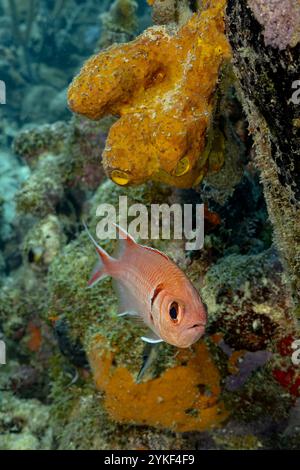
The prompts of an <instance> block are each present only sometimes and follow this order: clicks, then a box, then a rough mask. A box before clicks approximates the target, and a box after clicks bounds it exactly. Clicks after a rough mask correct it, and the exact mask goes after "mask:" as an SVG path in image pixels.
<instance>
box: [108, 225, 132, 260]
mask: <svg viewBox="0 0 300 470" xmlns="http://www.w3.org/2000/svg"><path fill="white" fill-rule="evenodd" d="M112 225H114V227H116V229H117V233H118V235H119V238H118V244H117V248H116V250H115V252H114V257H115V258H119V259H120V258H121V257H122V256H123V255H124V254H125V252H126V251H127V250H128V249H130V248H134V247H136V246H137V243H136V241H135V239H134V238H133V237H132V236H131V235H129V233H128V232H126V230H124V229H123V228H122V227H120V225H117V224H114V223H113V224H112Z"/></svg>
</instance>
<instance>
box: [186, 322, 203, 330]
mask: <svg viewBox="0 0 300 470" xmlns="http://www.w3.org/2000/svg"><path fill="white" fill-rule="evenodd" d="M204 327H205V325H204V323H195V324H194V325H193V326H189V327H188V330H192V329H195V328H204Z"/></svg>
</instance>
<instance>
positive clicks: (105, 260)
mask: <svg viewBox="0 0 300 470" xmlns="http://www.w3.org/2000/svg"><path fill="white" fill-rule="evenodd" d="M82 224H83V226H84V228H85V230H86V232H87V234H88V236H89V238H90V240H91V241H92V243H93V244H94V245H95V248H96V251H97V253H98V256H99V260H98V262H97V263H96V266H95V268H94V270H93V272H92V274H91V277H90V279H89V280H88V287H93V286H94V285H95V284H96V283H97V282H98V281H100V280H101V279H103V278H104V277H106V276H110V272H109V266H110V263H111V262H112V261H113V258H112V257H111V256H110V255H109V254H108V253H106V251H105V250H104V249H103V248H101V246H99V245H98V243H97V242H96V240H95V239H94V237H93V236H92V234H91V232H90V231H89V229H88V227H87V225H86V223H85V222H84V221H82Z"/></svg>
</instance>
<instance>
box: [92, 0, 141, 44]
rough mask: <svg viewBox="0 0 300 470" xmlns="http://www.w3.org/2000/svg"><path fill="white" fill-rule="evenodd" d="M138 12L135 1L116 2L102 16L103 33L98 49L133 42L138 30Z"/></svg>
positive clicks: (117, 0)
mask: <svg viewBox="0 0 300 470" xmlns="http://www.w3.org/2000/svg"><path fill="white" fill-rule="evenodd" d="M136 10H137V3H136V2H135V1H134V0H115V1H114V2H113V3H112V5H111V7H110V10H109V11H108V12H104V13H102V14H101V15H100V20H101V23H102V28H103V31H102V34H101V36H100V40H99V42H98V44H97V49H99V50H101V49H105V48H106V47H109V46H111V44H114V43H118V44H119V43H122V42H128V41H130V40H132V39H133V38H134V36H135V33H136V32H137V30H138V19H137V16H136Z"/></svg>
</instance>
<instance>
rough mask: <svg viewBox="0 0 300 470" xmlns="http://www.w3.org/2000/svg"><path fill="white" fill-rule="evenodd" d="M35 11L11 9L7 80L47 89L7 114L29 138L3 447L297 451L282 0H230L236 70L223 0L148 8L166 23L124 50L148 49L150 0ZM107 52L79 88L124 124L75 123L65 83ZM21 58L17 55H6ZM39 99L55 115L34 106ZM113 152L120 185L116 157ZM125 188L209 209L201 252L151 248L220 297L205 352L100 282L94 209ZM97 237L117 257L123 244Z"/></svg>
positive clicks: (6, 164)
mask: <svg viewBox="0 0 300 470" xmlns="http://www.w3.org/2000/svg"><path fill="white" fill-rule="evenodd" d="M4 3H5V5H4ZM14 3H15V2H11V5H13V4H14ZM31 3H32V2H31V1H29V0H28V2H27V1H26V2H23V3H20V2H19V3H18V4H17V6H16V8H17V10H16V12H15V16H14V22H12V18H11V15H10V17H8V14H7V11H8V10H7V8H6V6H7V5H8V2H3V3H1V2H0V13H3V12H5V14H4V15H2V17H1V18H0V38H1V51H3V52H4V53H3V54H2V55H1V60H0V61H1V64H4V69H5V74H6V75H5V77H4V78H5V79H7V77H14V79H15V87H13V88H12V93H13V95H12V96H13V98H14V100H15V99H16V97H17V95H18V93H21V92H23V91H24V90H26V89H27V87H28V86H29V85H30V86H31V85H32V88H33V89H34V90H33V91H32V95H31V96H29V97H26V99H24V107H23V110H22V117H21V116H20V118H19V116H18V118H16V117H14V118H13V121H11V119H12V117H13V116H15V113H16V109H17V108H19V109H20V106H19V104H20V97H19V98H18V99H19V101H18V100H16V102H15V103H14V104H13V105H12V109H8V110H7V115H6V116H5V119H4V120H3V122H1V129H2V128H3V129H4V132H3V134H4V135H3V138H1V145H2V144H4V145H7V144H9V145H10V144H11V141H12V140H13V147H12V149H13V152H14V156H12V155H11V154H10V152H7V151H5V152H4V156H3V158H2V150H1V155H0V156H1V164H2V168H3V176H2V177H1V178H3V180H2V181H3V185H2V187H3V188H4V190H5V192H7V194H5V193H3V194H1V198H0V217H1V224H2V225H1V236H0V244H1V247H2V248H3V252H2V253H1V256H0V287H1V288H0V338H1V340H4V341H5V343H6V346H7V364H6V365H1V366H0V367H1V374H0V393H1V396H0V448H1V449H35V450H40V449H70V450H71V449H107V450H110V449H132V450H171V449H172V450H176V449H179V450H189V449H193V450H194V449H282V448H291V449H299V443H300V440H299V438H300V436H299V397H300V366H299V365H296V364H294V363H293V362H292V354H293V351H294V349H293V342H294V341H295V339H299V331H298V329H297V325H296V324H295V321H294V316H293V310H296V308H295V306H296V303H297V299H298V291H297V289H299V285H298V284H299V282H298V281H299V269H298V268H299V266H298V265H299V257H298V255H299V253H298V252H299V218H298V214H299V210H298V199H299V197H298V196H299V195H298V186H297V178H298V173H299V172H298V169H299V168H298V166H297V158H296V157H297V148H298V147H297V146H298V133H297V132H298V131H297V129H298V128H297V127H296V125H294V124H297V122H298V121H297V119H298V108H297V107H296V106H295V105H294V104H293V103H291V102H288V100H289V98H290V93H288V90H289V92H290V91H291V90H290V89H289V88H288V87H289V85H290V81H291V80H292V79H295V78H298V77H296V75H297V74H298V68H297V67H298V65H299V63H298V62H297V61H296V60H295V58H297V54H299V51H298V46H299V44H298V45H297V44H296V43H295V37H296V36H295V34H294V32H295V30H294V29H293V28H294V23H293V21H294V20H293V21H291V22H287V23H286V25H285V26H286V28H285V29H284V30H283V31H284V32H285V37H284V36H283V34H282V31H281V30H280V31H279V29H280V25H281V19H280V18H279V17H278V15H277V12H276V14H273V13H272V15H270V12H271V11H273V10H272V8H273V6H274V5H275V4H277V2H275V0H270V1H266V2H264V5H263V4H262V2H260V1H258V0H257V1H254V0H249V1H248V5H249V6H250V7H251V8H246V2H238V1H237V0H229V2H228V8H227V17H226V22H227V29H228V36H229V39H230V41H231V44H232V48H233V51H234V61H235V69H234V70H235V73H236V74H237V78H238V80H237V79H236V77H235V76H234V72H233V69H232V67H231V66H230V65H225V63H224V64H223V62H224V58H225V56H226V57H227V56H228V55H229V46H228V43H227V41H226V38H225V36H224V31H223V29H224V25H223V6H224V2H223V1H218V0H207V1H203V2H202V1H200V0H199V1H192V2H187V1H185V0H165V1H163V0H151V1H149V3H151V4H152V7H153V17H154V19H155V21H156V22H157V26H154V27H151V28H150V29H148V30H146V32H145V33H143V34H142V35H141V36H139V37H138V38H137V39H136V40H134V41H133V42H131V43H129V44H120V45H118V44H117V45H116V44H115V45H112V43H113V42H117V43H123V42H127V41H131V40H132V39H133V37H134V35H135V31H136V29H137V30H140V27H141V18H143V19H142V22H143V24H144V23H147V21H148V20H147V18H148V19H149V15H148V10H147V9H146V8H148V7H146V8H145V7H142V6H141V5H140V2H139V3H138V5H137V4H136V2H134V1H133V0H116V1H114V2H109V1H105V2H100V6H99V5H95V3H94V2H92V1H88V2H86V9H83V8H82V2H80V1H79V0H78V1H77V0H68V1H65V2H60V1H53V2H44V1H41V2H39V5H37V4H36V9H35V10H32V11H31V10H29V8H28V7H29V5H30V4H31ZM34 3H35V2H34ZM282 3H283V4H284V5H293V2H292V0H291V1H290V2H288V1H287V2H282ZM62 4H63V8H62V9H60V5H62ZM145 4H146V2H145ZM4 6H5V8H4ZM49 8H51V15H50V16H49V15H48V16H47V12H48V13H49ZM262 8H263V10H261V9H262ZM280 8H281V7H280ZM262 11H263V13H264V14H263V15H261V14H260V13H261V12H262ZM280 11H282V10H280ZM38 12H42V13H43V14H42V15H41V14H40V13H38ZM291 12H293V10H292V9H289V8H286V9H285V16H284V17H285V18H287V19H288V18H291ZM28 13H30V14H28ZM99 15H100V17H99ZM48 17H50V18H51V25H49V28H48V32H47V33H46V32H45V33H44V34H45V38H44V34H41V32H40V27H41V25H45V21H48V19H47V18H48ZM45 18H46V19H45ZM137 19H138V20H139V24H137ZM271 20H272V21H273V20H274V22H272V21H271ZM270 21H271V22H270ZM50 26H51V27H50ZM9 29H11V31H12V30H13V31H14V34H15V36H14V40H13V41H11V40H10V39H7V37H8V36H7V31H8V30H9ZM271 29H272V34H271ZM292 29H293V31H294V32H293V33H292V32H291V31H292ZM45 31H47V28H46V29H45ZM277 33H278V34H277ZM9 37H11V36H9ZM79 38H81V39H82V41H80V40H79ZM45 41H47V44H49V45H50V46H51V48H52V49H51V50H53V52H54V53H55V52H56V51H57V49H59V51H60V53H61V51H65V50H67V54H69V55H68V57H67V59H66V54H65V52H64V64H62V65H58V64H54V63H53V60H52V57H49V54H48V53H47V50H49V48H45ZM97 41H98V42H97ZM293 41H294V42H293ZM23 42H24V46H23ZM266 44H269V46H266ZM287 44H289V45H287ZM62 46H63V47H62ZM107 46H111V47H109V48H108V49H106V50H105V51H102V52H101V51H100V52H99V53H98V54H97V55H96V56H94V58H92V59H89V60H88V62H87V64H86V65H85V66H84V68H83V71H82V72H80V74H79V77H78V78H76V79H75V81H74V84H73V85H72V89H73V90H74V93H75V95H76V100H77V101H76V100H75V101H76V103H77V104H79V105H80V106H81V105H82V106H83V108H84V109H85V111H86V112H84V113H85V114H88V115H89V117H92V118H97V119H98V118H100V117H101V116H104V115H106V114H110V113H112V114H113V115H115V116H116V119H115V118H114V117H105V118H101V120H100V121H94V120H90V119H88V118H86V117H83V116H73V117H72V118H71V119H69V120H68V121H65V120H63V121H62V120H61V119H62V118H65V114H64V113H62V114H60V111H59V110H62V108H65V86H66V79H70V77H71V75H73V74H74V73H75V71H74V67H78V65H79V62H82V61H83V60H85V59H86V57H88V56H89V55H90V54H91V52H92V50H93V49H94V48H96V51H97V50H98V49H99V48H100V49H101V48H102V47H107ZM60 47H62V49H60ZM65 48H67V49H65ZM34 51H39V54H40V55H36V53H35V52H34ZM121 53H124V54H125V53H126V55H123V56H122V57H121V55H120V54H121ZM47 54H48V55H47ZM26 57H27V58H26ZM56 57H61V56H60V54H58V55H57V56H56ZM10 60H11V61H12V62H11V63H14V64H17V66H14V67H12V66H10V67H5V63H8V62H9V61H10ZM127 60H128V61H127ZM272 60H273V61H274V63H272ZM5 61H6V62H5ZM7 61H8V62H7ZM28 61H29V64H28ZM180 62H181V63H180ZM28 65H29V67H28ZM90 65H92V66H93V65H94V66H95V67H96V68H95V70H90V68H89V67H90ZM100 65H101V67H102V69H101V70H98V68H99V67H100ZM134 66H136V68H134ZM113 67H115V68H113ZM112 71H113V72H114V73H115V74H114V75H109V74H111V73H112ZM272 71H273V72H274V74H273V72H272ZM31 74H33V76H34V75H35V74H37V77H38V79H39V85H37V83H36V82H35V81H34V80H33V78H34V77H33V78H30V77H31ZM85 74H86V75H85ZM106 74H107V75H106ZM277 74H278V79H277V78H276V76H275V75H277ZM294 74H295V76H294ZM98 75H101V80H103V83H104V85H105V87H106V86H107V89H106V88H105V87H104V85H103V87H104V88H105V89H104V92H103V89H102V90H101V89H100V87H99V86H98V85H99V82H97V80H98V79H97V76H98ZM91 77H92V78H93V80H92V81H90V79H91ZM103 77H104V78H103ZM83 79H84V80H85V79H86V80H87V82H85V81H84V80H83ZM104 79H105V80H104ZM51 80H53V84H54V83H55V86H53V84H51V83H50V81H51ZM82 80H83V81H82ZM99 80H100V79H99ZM280 80H281V82H282V83H281V86H282V93H281V91H280V86H279V82H280ZM76 83H79V85H80V86H79V85H76ZM40 87H41V88H40ZM46 87H47V88H46ZM53 88H54V89H55V93H53ZM17 89H18V90H19V91H18V92H17ZM78 89H79V90H80V93H79V94H77V91H78ZM45 90H47V93H48V94H47V96H45ZM81 92H84V93H87V94H85V95H82V94H81ZM58 95H59V96H58ZM37 97H42V99H41V98H37ZM47 98H48V103H47V107H46V108H45V109H42V106H45V105H44V103H45V101H47ZM285 98H286V101H285ZM36 99H40V100H41V101H40V104H41V109H40V110H37V112H36V113H33V112H32V114H31V115H30V113H28V107H30V106H32V100H36ZM56 99H57V101H58V102H57V103H56V104H53V101H55V100H56ZM97 100H98V101H97ZM62 104H63V106H62V107H61V105H62ZM167 105H168V106H169V108H168V109H166V106H167ZM193 106H194V109H192V107H193ZM242 106H243V107H242ZM278 107H279V108H278ZM1 112H2V109H1ZM154 113H156V114H154ZM172 113H173V114H172ZM174 113H175V114H174ZM244 113H246V116H245V114H244ZM48 114H49V116H48ZM138 117H139V118H141V120H139V119H137V118H138ZM118 118H119V120H118ZM247 118H248V121H247ZM179 121H180V122H179ZM25 122H31V124H30V125H29V126H28V125H26V126H25V127H23V128H22V129H21V130H19V129H18V128H19V126H20V125H23V124H24V123H25ZM41 122H47V124H43V125H41V124H40V123H41ZM291 123H293V125H292V124H291ZM177 124H178V126H177ZM135 125H136V128H135V127H134V126H135ZM111 126H112V127H111ZM168 126H169V127H168ZM248 126H249V130H250V133H251V134H252V136H253V140H254V144H255V146H254V149H253V140H252V137H251V135H249V134H248V131H247V127H248ZM110 128H111V130H110V135H109V137H108V141H107V143H106V144H105V140H106V137H107V134H108V132H109V129H110ZM168 132H170V136H169V135H168ZM180 132H182V134H180ZM164 133H165V134H164ZM177 133H178V135H177ZM176 145H177V146H176ZM110 147H111V149H110ZM104 149H105V151H104V161H105V165H106V171H107V172H108V174H109V176H110V177H111V179H112V180H113V181H112V180H111V179H107V178H106V177H105V174H104V172H103V171H102V168H101V165H100V158H99V156H100V154H101V152H102V151H103V150H104ZM130 149H131V150H130ZM129 150H130V151H129ZM121 151H122V152H121ZM114 152H116V153H115V157H116V160H115V161H113V159H112V155H114ZM120 152H121V153H120ZM151 152H153V153H151ZM149 155H152V157H151V158H150V161H149V160H147V158H146V156H149ZM151 159H152V160H151ZM255 164H256V165H257V167H258V168H259V170H260V174H259V172H258V170H257V168H256V167H255ZM120 165H121V166H120ZM126 165H129V166H130V165H132V166H131V167H130V168H129V167H127V166H126ZM152 165H154V169H153V167H152ZM129 170H130V171H131V175H132V179H130V180H126V178H124V171H126V172H127V171H129ZM113 171H115V172H117V173H114V174H113V173H112V172H113ZM174 171H175V172H177V174H174ZM120 172H123V173H120ZM126 175H129V173H126ZM204 175H205V179H204V180H203V181H202V178H203V176H204ZM259 177H261V180H262V183H263V184H262V185H261V184H260V181H259ZM125 180H126V181H125ZM151 180H152V181H151ZM153 180H158V181H153ZM21 182H23V186H22V187H21V188H20V187H19V186H20V184H21ZM114 182H115V183H119V184H115V183H114ZM195 182H196V183H197V185H196V187H195V188H190V187H191V186H192V184H194V183H195ZM131 183H137V184H131ZM138 183H142V184H138ZM165 183H168V184H165ZM176 186H179V187H180V186H187V187H188V188H189V189H182V188H179V189H178V188H176ZM120 196H127V202H128V206H131V205H132V204H143V205H144V206H146V207H147V209H148V211H149V214H150V207H151V205H152V204H163V203H165V204H169V205H171V204H173V203H178V204H181V205H183V204H193V205H195V204H199V203H201V202H203V203H205V210H204V217H205V238H204V246H203V248H202V249H201V250H199V251H191V252H189V251H186V250H185V241H186V240H185V239H183V240H177V239H176V240H165V239H161V240H159V239H156V240H151V239H150V240H148V239H147V240H142V241H141V242H142V243H144V244H146V245H149V246H151V247H153V248H156V249H159V250H162V251H163V252H164V253H166V254H167V255H168V256H169V257H170V258H171V259H173V260H174V261H175V262H176V263H177V264H178V266H179V267H180V268H181V269H182V270H183V271H184V272H185V274H186V275H187V276H188V278H189V279H190V280H191V281H192V282H193V284H194V286H195V288H196V289H197V290H198V291H199V293H200V295H201V298H202V299H203V301H204V302H205V304H206V305H207V310H208V324H207V330H206V336H205V338H202V339H201V340H200V341H199V342H198V343H196V344H195V345H193V347H191V348H189V349H185V350H179V349H177V348H175V347H173V346H170V345H168V344H166V343H162V344H159V345H156V346H155V347H153V348H151V352H150V353H149V349H148V348H147V347H146V348H145V346H144V344H143V342H142V341H141V339H140V336H141V334H142V333H143V332H144V329H143V327H142V326H141V325H140V324H139V323H137V322H134V321H132V319H130V318H126V317H118V315H117V298H116V295H115V293H114V291H113V289H112V283H111V280H110V279H105V280H103V281H101V282H99V283H98V284H97V285H96V286H95V287H94V288H93V289H86V285H87V280H88V278H89V276H90V272H91V270H92V268H93V266H94V263H95V251H94V247H93V246H92V244H91V243H90V240H89V238H88V236H87V234H86V232H85V231H84V230H83V227H82V220H85V221H86V222H87V224H88V226H89V228H90V230H91V232H92V233H93V234H94V233H95V230H96V226H97V223H98V221H99V219H98V215H97V207H98V206H99V205H100V204H106V203H109V204H112V205H113V206H114V207H116V208H117V207H118V204H119V197H120ZM15 206H16V209H15ZM268 212H269V215H270V219H271V221H272V222H273V225H272V223H271V221H269V220H268ZM129 219H130V217H129ZM130 220H131V219H130ZM273 226H274V231H273ZM171 227H172V228H173V222H172V223H171ZM273 235H274V239H275V242H276V243H275V245H276V247H274V246H273V243H272V239H273ZM100 244H101V245H102V246H103V247H104V248H105V249H106V250H107V251H108V252H109V253H110V254H111V253H112V252H113V250H114V249H115V245H116V242H115V241H114V240H109V239H106V240H101V241H100ZM276 248H277V249H276ZM289 285H290V286H291V287H292V290H293V294H294V295H293V298H292V297H291V295H290V291H289V289H288V286H289ZM293 299H294V300H295V301H296V302H294V304H293V302H292V301H293ZM145 357H146V359H147V361H146V365H145ZM141 371H142V373H141Z"/></svg>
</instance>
